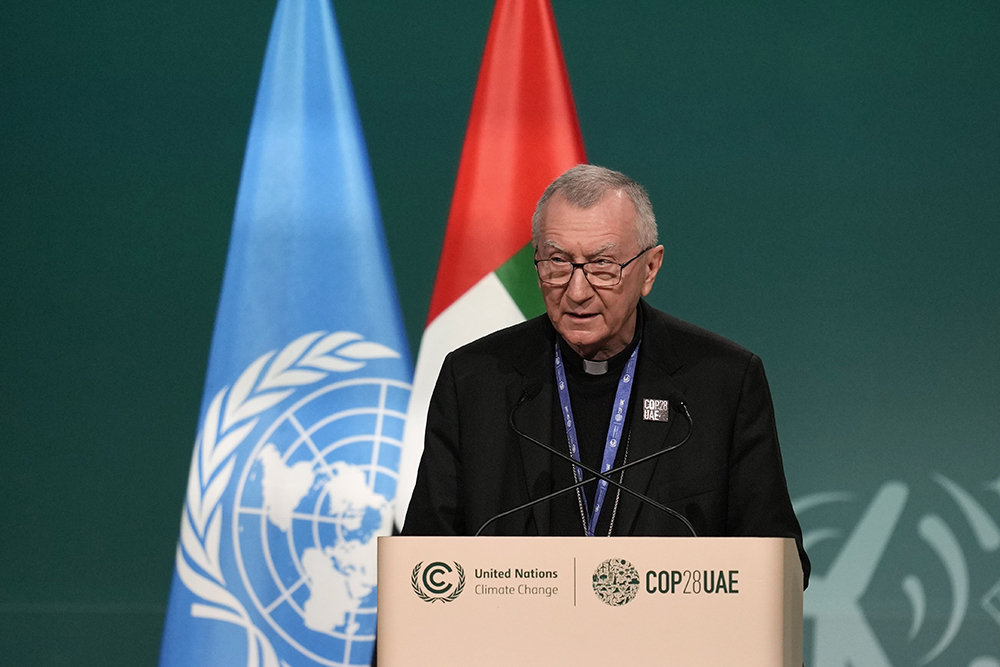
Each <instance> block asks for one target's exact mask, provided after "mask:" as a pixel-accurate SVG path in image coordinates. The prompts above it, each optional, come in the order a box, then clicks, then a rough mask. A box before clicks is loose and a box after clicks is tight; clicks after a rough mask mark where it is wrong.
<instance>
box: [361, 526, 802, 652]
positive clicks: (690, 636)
mask: <svg viewBox="0 0 1000 667" xmlns="http://www.w3.org/2000/svg"><path fill="white" fill-rule="evenodd" d="M378 661H379V665H380V667H403V666H405V667H420V666H423V665H428V666H430V665H433V666H434V667H442V666H451V665H456V666H457V665H463V666H464V665H477V666H480V665H482V666H492V665H497V666H500V665H503V666H504V667H509V666H510V665H518V666H519V667H521V666H529V665H538V666H542V665H544V666H546V667H548V666H551V665H563V664H574V665H598V664H599V665H654V664H655V665H672V666H690V667H713V666H716V665H718V666H720V667H721V666H725V667H731V666H732V665H741V667H757V666H760V667H800V666H801V664H802V569H801V565H800V564H799V558H798V554H797V552H796V549H795V543H794V541H793V540H791V539H779V538H735V537H727V538H707V537H702V538H665V537H612V538H593V537H592V538H587V537H380V538H379V540H378Z"/></svg>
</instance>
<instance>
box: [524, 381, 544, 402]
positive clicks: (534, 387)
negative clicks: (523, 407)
mask: <svg viewBox="0 0 1000 667" xmlns="http://www.w3.org/2000/svg"><path fill="white" fill-rule="evenodd" d="M541 391H542V381H541V380H539V379H538V378H535V377H532V378H528V381H527V382H526V383H525V385H524V391H522V392H521V397H522V398H523V400H525V401H530V400H531V399H533V398H534V397H535V396H538V394H539V393H540V392H541Z"/></svg>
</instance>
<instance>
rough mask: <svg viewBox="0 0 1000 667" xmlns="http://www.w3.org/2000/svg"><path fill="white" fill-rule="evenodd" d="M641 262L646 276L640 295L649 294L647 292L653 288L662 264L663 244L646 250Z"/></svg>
mask: <svg viewBox="0 0 1000 667" xmlns="http://www.w3.org/2000/svg"><path fill="white" fill-rule="evenodd" d="M642 264H643V267H644V268H645V269H646V278H645V279H644V280H643V283H642V295H643V296H649V292H650V291H651V290H652V289H653V283H654V282H656V274H657V273H659V272H660V267H661V266H663V246H662V245H658V246H656V247H655V248H651V249H650V250H647V251H646V257H645V259H644V261H643V263H642Z"/></svg>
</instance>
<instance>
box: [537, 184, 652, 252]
mask: <svg viewBox="0 0 1000 667" xmlns="http://www.w3.org/2000/svg"><path fill="white" fill-rule="evenodd" d="M637 243H638V228H637V226H636V210H635V206H633V204H632V202H631V201H630V200H629V199H628V197H626V196H625V195H624V194H623V193H621V192H618V191H610V192H608V193H607V194H606V195H605V196H604V197H603V198H602V199H601V200H600V201H598V202H597V203H595V204H594V205H592V206H588V207H586V208H584V207H581V206H577V205H575V204H573V203H571V202H570V201H568V200H566V199H565V198H564V197H562V195H561V194H558V193H557V194H556V195H554V196H553V197H552V199H551V200H549V202H548V206H546V208H545V214H544V216H543V217H542V219H541V224H540V225H539V228H538V234H537V238H535V239H534V244H535V247H536V248H537V249H539V250H541V249H543V248H551V249H553V250H561V251H567V252H569V251H578V250H581V249H584V250H586V252H587V254H599V253H601V252H610V251H614V250H630V249H631V248H632V246H635V245H636V244H637Z"/></svg>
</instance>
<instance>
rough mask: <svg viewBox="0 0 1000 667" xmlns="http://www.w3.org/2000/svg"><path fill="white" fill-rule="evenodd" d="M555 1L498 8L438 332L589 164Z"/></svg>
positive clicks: (504, 3)
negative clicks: (540, 209)
mask: <svg viewBox="0 0 1000 667" xmlns="http://www.w3.org/2000/svg"><path fill="white" fill-rule="evenodd" d="M585 161H586V158H585V155H584V149H583V139H582V137H581V135H580V126H579V123H578V121H577V117H576V109H575V107H574V105H573V95H572V93H571V91H570V86H569V78H568V76H567V75H566V66H565V64H564V62H563V56H562V48H561V47H560V45H559V35H558V33H557V32H556V25H555V18H554V16H553V14H552V7H551V6H550V4H549V2H548V0H498V2H497V4H496V8H495V9H494V12H493V19H492V22H491V24H490V32H489V36H488V37H487V40H486V51H485V53H484V55H483V63H482V67H481V68H480V71H479V80H478V82H477V84H476V92H475V95H474V97H473V101H472V113H471V115H470V118H469V127H468V130H467V132H466V135H465V144H464V146H463V148H462V156H461V160H460V162H459V168H458V177H457V179H456V181H455V194H454V197H453V199H452V205H451V212H450V214H449V216H448V227H447V229H446V231H445V239H444V248H443V249H442V251H441V260H440V264H439V266H438V274H437V279H436V280H435V284H434V293H433V296H432V297H431V307H430V313H429V315H428V318H427V321H428V324H429V323H430V322H432V321H433V320H434V319H435V318H436V317H437V316H438V315H439V314H441V312H442V311H443V310H445V309H446V308H447V307H448V306H449V305H451V304H452V303H453V302H454V301H455V300H456V299H458V298H459V297H460V296H461V295H462V294H464V293H465V292H466V291H468V290H469V289H470V288H471V287H472V286H473V285H475V284H476V283H477V282H479V280H481V279H482V278H483V276H485V275H487V274H488V273H490V272H491V271H494V270H495V269H496V268H497V267H499V266H500V265H502V264H503V263H504V262H506V261H507V260H508V259H510V257H512V256H513V255H514V254H515V253H516V252H517V251H518V250H520V249H521V248H523V247H524V245H525V244H526V243H528V242H529V241H530V240H531V214H532V212H533V211H534V208H535V203H536V202H537V201H538V198H539V197H540V196H541V194H542V192H543V191H544V189H545V186H546V185H548V184H549V183H550V182H551V181H552V180H553V179H554V178H555V177H556V176H558V175H559V174H561V173H562V172H564V171H565V170H567V169H569V168H570V167H572V166H573V165H576V164H580V163H581V162H585Z"/></svg>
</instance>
